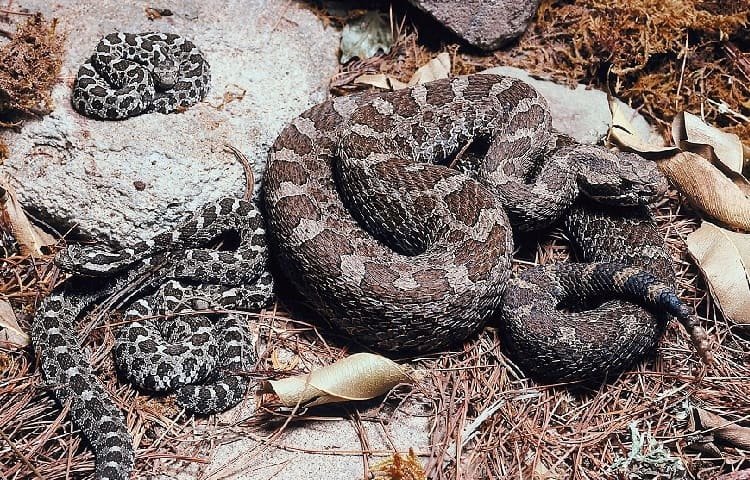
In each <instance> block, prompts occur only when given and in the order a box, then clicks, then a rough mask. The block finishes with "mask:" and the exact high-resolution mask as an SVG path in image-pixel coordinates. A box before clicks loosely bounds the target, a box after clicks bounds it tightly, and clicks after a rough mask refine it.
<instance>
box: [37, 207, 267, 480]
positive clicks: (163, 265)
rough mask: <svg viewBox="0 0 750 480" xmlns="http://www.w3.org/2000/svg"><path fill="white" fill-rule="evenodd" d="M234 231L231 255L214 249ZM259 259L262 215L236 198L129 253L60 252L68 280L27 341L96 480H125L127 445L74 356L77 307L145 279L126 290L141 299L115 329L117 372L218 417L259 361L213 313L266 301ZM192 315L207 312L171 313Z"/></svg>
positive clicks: (95, 383) (107, 403) (236, 329)
mask: <svg viewBox="0 0 750 480" xmlns="http://www.w3.org/2000/svg"><path fill="white" fill-rule="evenodd" d="M230 234H233V235H234V236H235V237H237V239H239V240H238V242H237V248H234V249H219V250H216V249H214V248H213V244H214V243H215V242H216V241H217V240H219V239H223V238H224V237H226V236H230V237H231V236H232V235H230ZM266 260H267V252H266V240H265V229H264V225H263V219H262V217H261V216H260V214H259V213H258V210H257V209H256V208H255V207H254V205H253V204H252V203H249V202H246V201H243V200H237V199H232V198H225V199H222V200H220V201H219V202H217V203H216V204H213V205H210V206H208V207H206V208H205V209H203V210H202V211H201V212H199V213H197V214H195V215H194V216H193V217H192V218H190V219H188V220H187V221H185V222H184V223H183V224H181V225H180V226H179V227H178V228H176V229H175V230H173V231H167V232H164V233H161V234H158V235H156V236H154V237H153V238H152V239H151V240H148V241H145V242H141V243H138V244H136V245H135V246H133V247H131V248H126V249H122V250H120V251H116V252H110V251H103V250H101V249H96V248H90V247H83V248H82V247H77V248H76V247H75V246H70V247H68V249H67V250H64V251H63V252H61V253H60V254H59V255H58V257H57V259H56V261H57V263H58V264H59V265H60V266H61V267H63V268H64V269H66V270H68V271H71V272H73V273H75V274H76V275H75V276H74V277H72V278H71V279H69V280H68V281H66V282H65V284H63V286H62V287H61V288H60V289H59V290H57V291H55V292H53V294H52V295H50V296H49V297H48V298H47V299H46V300H45V301H44V302H43V303H42V304H41V305H40V307H39V310H38V313H37V315H36V316H35V318H34V322H33V325H32V337H33V342H34V346H35V348H36V351H37V355H38V356H39V358H40V359H41V366H42V374H43V377H44V379H45V382H46V384H47V385H48V386H49V387H50V389H51V391H52V393H53V394H54V395H55V397H56V398H57V399H58V401H59V402H60V403H61V404H65V403H66V402H70V414H71V418H72V419H73V421H74V422H75V423H76V425H78V426H79V428H81V431H82V432H83V434H84V435H85V436H86V438H87V439H88V440H89V442H90V443H91V445H92V448H93V450H94V453H95V455H96V476H97V478H101V479H127V478H129V474H130V471H131V470H132V467H133V462H134V458H133V446H132V439H131V438H130V435H129V434H128V430H127V428H126V426H125V423H124V418H123V416H122V413H121V412H120V411H119V409H118V408H117V406H116V405H114V403H113V402H112V400H111V399H110V397H109V396H108V394H107V392H106V390H105V389H104V387H103V386H102V384H101V382H100V381H99V379H98V378H97V377H96V376H95V375H94V373H93V372H92V370H91V366H90V365H89V363H88V361H87V359H86V358H85V356H84V355H82V353H81V351H82V348H81V344H80V342H79V340H78V338H77V336H76V333H75V332H76V328H75V327H76V323H77V322H76V320H77V319H78V317H79V316H80V314H81V313H82V311H83V310H84V309H85V308H87V307H88V306H89V305H91V304H92V303H94V302H96V301H98V300H100V299H102V298H104V297H107V296H109V295H111V294H114V293H118V292H121V291H122V290H123V289H124V288H125V287H130V286H132V285H134V284H135V282H136V280H141V279H143V278H145V282H144V283H141V284H140V285H138V287H137V288H136V290H135V291H134V292H127V295H128V296H129V298H133V297H135V298H137V300H135V301H133V302H132V303H131V305H130V307H128V309H127V310H126V313H125V320H126V324H125V326H123V327H122V328H120V329H119V330H118V331H117V332H116V336H117V338H116V344H115V349H114V353H115V360H116V363H117V366H118V368H119V369H120V370H121V371H122V373H123V374H124V375H125V376H126V377H127V378H129V379H130V380H131V381H133V382H134V383H136V384H137V385H139V386H140V387H142V388H144V389H147V390H153V391H171V390H175V391H176V392H177V401H178V403H179V404H180V405H182V406H183V407H185V408H186V409H188V410H191V411H193V412H195V413H199V414H210V413H214V412H218V411H223V410H226V409H228V408H230V407H232V406H234V405H236V404H237V403H238V402H239V401H240V400H241V399H242V398H243V396H244V394H245V392H246V390H247V387H248V385H249V384H248V380H247V379H246V378H245V377H244V376H243V375H242V372H247V371H248V370H250V369H251V367H252V365H253V364H254V363H255V356H254V355H255V354H254V351H253V347H252V344H251V337H250V333H249V332H248V331H247V328H246V326H245V324H244V322H243V321H242V319H241V318H240V317H239V316H237V314H233V313H213V311H214V310H216V309H230V310H235V309H240V310H258V309H260V308H262V307H263V306H265V305H266V304H267V303H268V302H269V301H270V299H271V297H272V294H273V292H272V290H273V282H272V279H271V277H270V275H269V274H268V273H266V270H265V266H266ZM91 277H98V278H91ZM148 292H152V293H150V294H149V293H148ZM142 295H147V296H145V297H142ZM139 297H142V298H139ZM192 310H198V311H205V312H199V313H198V314H197V315H196V314H194V313H193V314H190V315H178V314H180V313H183V314H185V313H186V312H188V311H192ZM156 315H158V316H159V317H160V318H152V317H153V316H156Z"/></svg>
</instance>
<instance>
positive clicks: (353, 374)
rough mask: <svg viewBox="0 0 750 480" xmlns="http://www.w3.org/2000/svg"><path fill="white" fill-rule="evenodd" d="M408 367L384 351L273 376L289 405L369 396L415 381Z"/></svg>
mask: <svg viewBox="0 0 750 480" xmlns="http://www.w3.org/2000/svg"><path fill="white" fill-rule="evenodd" d="M411 382H412V380H411V378H410V377H409V375H407V369H406V368H405V367H402V366H401V365H399V364H397V363H395V362H393V361H392V360H389V359H387V358H385V357H381V356H380V355H374V354H371V353H356V354H354V355H352V356H349V357H346V358H343V359H341V360H339V361H337V362H336V363H333V364H331V365H327V366H325V367H322V368H319V369H317V370H313V371H312V372H310V373H308V374H306V375H298V376H296V377H289V378H284V379H282V380H270V381H269V382H268V384H270V387H271V389H272V390H273V392H274V393H276V395H278V397H279V400H280V401H281V403H283V404H284V405H285V406H287V407H290V408H291V407H295V406H297V405H300V406H302V407H313V406H316V405H323V404H326V403H336V402H346V401H350V400H368V399H370V398H374V397H377V396H378V395H382V394H384V393H385V392H387V391H389V390H390V389H392V388H393V387H395V386H396V385H398V384H401V383H411Z"/></svg>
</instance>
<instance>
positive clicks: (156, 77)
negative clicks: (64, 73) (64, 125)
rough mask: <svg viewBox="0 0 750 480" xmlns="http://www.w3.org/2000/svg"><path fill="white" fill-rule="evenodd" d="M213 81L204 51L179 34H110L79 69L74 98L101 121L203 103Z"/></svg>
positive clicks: (82, 109) (81, 108)
mask: <svg viewBox="0 0 750 480" xmlns="http://www.w3.org/2000/svg"><path fill="white" fill-rule="evenodd" d="M210 81H211V73H210V68H209V65H208V62H207V61H206V59H205V58H204V56H203V54H202V53H201V51H200V50H199V49H198V47H196V46H195V45H194V44H193V42H191V41H189V40H186V39H185V38H183V37H181V36H180V35H177V34H173V33H158V32H148V33H110V34H109V35H107V36H105V37H104V38H102V39H101V40H100V41H99V43H98V44H97V45H96V49H95V51H94V53H93V54H92V55H91V57H90V58H89V59H88V60H86V62H84V63H83V65H81V67H80V69H79V70H78V75H77V76H76V80H75V84H74V85H73V94H72V103H73V107H74V108H75V109H76V110H77V111H78V112H80V113H82V114H83V115H86V116H88V117H93V118H98V119H102V120H120V119H124V118H128V117H132V116H135V115H140V114H142V113H148V112H161V113H172V112H175V111H181V110H184V109H186V108H188V107H190V106H191V105H194V104H196V103H198V102H200V101H201V100H202V99H203V98H204V97H205V96H206V94H208V89H209V84H210Z"/></svg>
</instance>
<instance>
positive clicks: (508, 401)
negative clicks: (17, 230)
mask: <svg viewBox="0 0 750 480" xmlns="http://www.w3.org/2000/svg"><path fill="white" fill-rule="evenodd" d="M658 221H659V226H660V231H661V232H662V233H663V235H664V236H665V238H666V241H667V243H668V245H669V248H670V250H671V252H672V254H673V256H674V260H675V265H676V266H677V269H678V271H679V273H678V285H679V287H680V288H681V289H682V290H683V294H682V297H683V298H684V299H685V300H686V302H688V303H689V304H691V305H693V306H695V307H696V308H697V311H698V312H699V315H700V316H701V317H702V318H703V319H704V325H705V326H706V327H707V328H708V329H709V330H710V333H711V334H712V335H713V336H715V337H716V338H718V340H719V344H720V345H719V347H718V348H717V350H716V351H715V355H716V364H715V365H713V366H711V367H709V368H708V369H706V368H705V367H704V366H703V365H702V364H701V363H700V362H699V361H698V359H697V358H696V356H695V353H694V350H693V348H692V346H691V345H690V343H689V339H688V337H687V336H686V334H685V332H684V331H683V330H682V329H681V327H679V326H677V325H671V326H670V328H669V330H668V332H667V334H666V335H665V337H664V339H663V340H662V342H661V343H660V346H659V349H658V352H657V354H656V355H655V357H654V358H650V359H648V360H646V361H645V362H643V363H642V364H640V365H638V366H637V367H636V368H633V369H632V370H631V371H629V372H626V373H624V374H623V375H621V376H620V377H618V378H616V379H612V380H611V381H610V382H608V383H605V384H603V385H598V386H595V387H591V386H554V385H553V386H545V385H537V384H535V383H534V382H532V381H530V380H528V379H524V378H522V376H521V375H520V374H519V373H518V372H517V371H516V369H515V368H514V367H513V366H512V365H511V364H510V363H509V362H508V360H507V359H505V357H504V356H503V354H502V351H501V348H500V347H501V344H500V341H499V339H498V337H497V332H496V330H495V329H494V328H492V327H490V328H488V329H486V330H485V332H484V333H483V334H482V335H481V336H480V337H479V338H477V339H473V340H472V341H470V342H468V343H467V344H466V345H465V346H464V347H463V349H462V350H460V351H456V352H449V353H445V354H442V355H433V356H430V357H427V358H422V359H419V360H417V361H416V363H415V364H414V365H415V366H416V368H418V369H420V370H422V371H424V372H428V373H427V376H426V377H425V379H424V380H423V381H421V382H420V384H419V385H418V386H417V387H416V389H415V390H414V391H413V392H412V393H408V391H406V390H404V389H400V390H397V391H396V392H395V393H393V394H392V395H390V396H388V397H387V398H386V399H385V400H383V401H382V402H383V403H382V404H381V403H380V400H378V401H374V402H365V403H364V404H360V405H359V406H356V405H348V406H346V407H329V408H325V409H322V410H321V409H319V410H313V411H309V412H304V411H301V410H296V411H292V412H290V411H289V410H288V409H282V408H279V406H278V405H277V404H276V403H274V401H273V400H274V399H273V397H272V396H268V395H266V396H265V397H264V398H263V399H264V402H263V405H262V407H261V409H260V411H259V413H258V415H255V416H242V415H240V416H239V417H238V418H236V419H235V418H230V419H229V420H227V419H226V418H225V417H222V420H221V421H220V420H218V419H215V418H212V419H209V420H201V421H196V420H193V419H192V418H191V417H186V416H185V415H184V412H181V411H180V410H179V409H178V408H177V407H176V406H175V404H174V402H173V400H172V397H170V396H166V397H152V396H148V395H145V394H142V393H139V392H137V391H135V390H134V389H133V388H132V387H130V386H129V385H127V384H126V383H125V382H122V381H117V378H116V376H115V373H114V364H113V362H112V359H111V355H110V350H111V348H112V344H113V336H112V330H111V328H112V326H116V325H117V323H116V322H111V323H110V324H109V325H107V326H106V327H102V328H97V329H94V330H93V333H92V335H91V336H90V338H89V339H88V340H87V342H86V346H87V348H89V349H91V358H92V363H93V365H94V368H96V369H97V371H98V372H99V373H100V377H101V378H102V379H103V380H104V382H105V384H106V386H107V389H108V391H109V393H110V394H111V395H112V397H113V398H115V401H116V402H117V404H118V405H119V406H120V408H122V409H123V411H124V412H126V415H127V423H128V425H129V428H130V429H131V432H132V433H133V435H134V436H135V438H136V443H137V458H138V460H137V465H136V468H137V474H138V477H137V478H141V477H142V476H145V475H148V474H152V473H154V472H155V471H157V468H159V469H163V468H165V467H164V465H165V464H166V465H170V466H171V468H174V469H183V468H185V465H186V464H187V463H197V464H199V465H200V464H203V463H207V462H208V461H209V459H210V458H211V455H212V451H213V447H214V446H215V445H216V444H217V443H222V442H230V441H232V440H234V439H237V438H240V437H250V438H254V439H256V440H258V441H260V442H261V445H260V446H259V447H258V448H256V449H255V450H254V451H253V452H250V453H249V455H250V457H251V459H250V460H247V459H243V460H242V461H246V462H252V461H253V459H254V458H256V457H257V455H259V454H260V453H262V452H263V451H265V450H267V449H268V448H282V449H284V450H288V451H293V452H297V453H298V454H300V455H304V454H306V453H326V454H328V455H331V456H332V459H331V469H332V470H335V465H336V459H335V456H337V455H345V456H352V455H354V456H362V458H363V462H364V465H370V464H371V463H372V462H371V461H370V460H371V458H370V455H372V454H377V455H383V454H387V453H388V452H387V451H373V450H372V449H371V448H370V446H369V444H368V441H367V438H366V435H364V433H362V447H361V450H333V451H325V452H322V451H316V450H314V449H309V448H307V447H306V446H305V445H290V444H287V443H285V442H284V441H283V440H282V439H281V435H280V433H281V432H282V431H283V430H285V429H286V428H288V427H289V425H290V424H292V423H295V424H300V423H302V424H304V422H305V421H306V420H309V419H310V418H316V417H314V416H315V415H321V414H322V415H324V416H323V417H321V418H327V417H328V416H330V415H334V416H339V415H344V416H345V417H348V418H350V420H351V421H352V422H353V423H354V424H355V425H359V426H360V427H359V428H360V430H361V431H363V429H362V428H361V423H362V422H365V421H376V422H388V420H389V418H390V416H391V415H392V413H393V412H394V411H395V410H396V409H398V408H400V405H401V403H402V402H403V401H404V399H405V398H406V397H410V398H411V399H412V400H414V401H417V402H427V403H428V404H429V405H430V411H431V412H432V418H431V423H432V433H431V439H430V444H431V448H430V450H429V451H427V452H425V451H422V452H417V453H419V454H422V455H426V456H427V458H428V460H427V463H426V469H427V474H428V478H434V479H474V478H509V477H510V478H601V477H602V475H603V472H605V471H606V470H607V469H608V468H609V467H610V466H611V465H612V463H613V462H614V461H615V459H616V458H618V457H625V456H627V454H628V452H629V446H630V444H631V439H630V436H629V433H628V432H629V430H628V426H629V424H630V423H631V422H636V425H637V428H638V430H639V431H641V432H644V431H648V432H650V433H651V435H653V437H654V438H656V439H657V440H659V441H660V442H663V444H664V445H665V446H666V447H667V448H669V450H670V451H671V452H672V454H673V455H675V456H676V457H678V458H679V459H680V460H681V461H682V462H683V463H684V465H685V466H686V468H687V469H688V470H689V471H690V472H691V473H692V474H693V475H695V477H696V478H712V477H713V476H714V475H716V474H717V473H719V472H721V471H728V470H732V469H736V468H739V467H741V466H744V467H748V466H750V465H748V463H749V462H748V461H747V459H746V453H743V452H741V451H737V450H736V449H733V448H731V447H726V448H725V449H724V450H723V459H711V458H704V456H701V455H699V454H698V453H697V452H696V451H691V450H689V448H688V445H689V444H690V443H691V435H692V434H694V432H690V431H689V429H688V427H687V422H686V420H685V412H686V409H687V408H688V406H691V405H694V406H701V407H703V408H706V409H708V410H710V411H712V412H715V413H717V414H720V415H723V416H724V417H725V418H727V420H730V421H740V422H741V423H747V421H748V419H750V367H749V366H748V363H747V356H748V350H749V349H748V344H747V340H743V339H742V338H740V337H738V336H736V334H735V332H734V331H733V330H732V325H731V324H729V323H728V322H726V321H725V320H724V319H723V318H722V317H721V315H720V314H719V312H718V311H717V310H716V308H715V306H714V304H713V303H712V302H711V299H710V297H709V296H708V295H707V294H706V291H705V288H704V286H703V285H702V283H701V282H700V279H699V276H698V274H697V271H696V270H695V267H694V266H693V265H692V263H691V262H690V261H688V260H687V257H686V251H685V246H684V238H685V236H686V235H687V233H689V232H690V231H692V230H694V229H695V228H696V226H697V221H698V220H697V217H696V215H695V213H694V212H693V211H692V210H691V209H690V208H688V207H687V206H686V205H685V203H684V202H683V200H682V199H681V198H679V197H678V196H677V195H676V194H674V193H672V195H671V196H670V198H669V199H667V200H665V201H664V202H663V204H662V205H661V206H660V208H659V216H658ZM524 252H526V253H522V254H520V255H519V256H518V257H517V259H516V261H515V262H514V269H516V270H519V269H523V268H527V267H528V266H529V265H531V264H537V263H548V262H550V261H561V260H564V259H565V258H566V257H567V246H566V245H565V242H564V239H562V235H561V234H560V233H559V232H552V233H551V234H550V235H547V236H545V238H544V239H543V240H542V243H541V244H538V245H537V246H536V248H530V249H529V248H527V249H525V250H524ZM1 278H2V281H3V284H2V287H1V289H2V290H1V291H3V292H5V293H6V294H7V295H8V296H9V298H10V299H11V301H12V302H13V303H14V305H15V306H19V307H21V308H19V310H21V311H24V312H26V313H28V314H30V313H31V310H32V309H31V308H30V306H31V305H33V304H34V303H35V300H36V299H37V298H38V296H39V292H40V291H48V290H49V288H50V287H51V286H52V285H54V284H55V283H57V282H58V281H59V276H58V272H57V270H56V269H54V268H52V267H50V265H49V264H48V263H46V262H44V261H37V262H33V261H32V260H31V259H29V258H8V259H5V262H4V267H3V268H2V277H1ZM296 316H297V317H299V316H300V314H299V313H298V314H296ZM26 317H27V318H26V320H27V321H28V318H29V317H30V316H29V315H27V316H26ZM90 321H93V318H92V319H91V320H90ZM248 321H250V322H251V323H252V324H254V325H257V329H258V334H259V336H260V338H261V342H260V343H261V344H263V345H264V346H265V348H264V354H263V356H262V358H261V361H260V363H259V369H258V370H257V371H255V372H251V374H252V376H254V377H255V378H259V379H263V378H279V377H284V376H287V375H292V374H296V373H301V372H307V371H309V370H310V369H311V368H315V367H316V366H318V365H321V364H327V363H331V362H333V361H335V360H336V359H338V358H341V357H342V356H344V355H346V354H348V353H350V350H352V349H356V347H352V346H350V347H347V346H346V344H345V343H344V340H343V339H342V338H340V337H337V336H335V335H332V334H331V332H326V331H319V330H318V329H316V328H315V327H314V326H313V325H311V324H308V323H303V322H300V321H298V320H294V319H292V318H290V316H289V315H288V314H286V313H284V311H283V310H281V309H280V306H279V305H277V306H275V307H274V308H273V309H269V310H267V311H264V312H263V313H261V314H260V315H248ZM327 340H328V341H330V342H332V343H328V342H327ZM0 365H2V366H3V367H4V368H2V369H0V370H2V372H3V377H2V380H0V399H2V401H0V425H2V437H4V438H3V440H4V443H3V444H2V446H1V447H0V465H2V466H3V467H0V474H2V475H4V478H33V477H37V476H41V477H43V478H47V479H57V478H66V476H67V475H76V476H77V475H79V474H80V475H83V474H84V473H86V474H89V473H91V471H92V470H93V456H92V455H91V453H90V451H89V450H88V449H87V447H86V445H85V443H84V442H83V441H82V439H81V437H80V435H79V434H78V432H77V431H76V430H75V429H74V427H73V426H72V425H71V423H70V422H69V418H68V417H67V412H66V410H63V411H61V410H60V409H59V408H58V407H57V405H56V404H55V403H54V401H53V400H52V398H51V396H50V395H49V394H48V392H47V391H46V390H45V389H44V387H43V386H42V384H41V381H40V378H39V375H38V370H37V369H36V368H35V366H34V364H33V360H32V356H31V355H30V352H28V351H19V350H14V349H11V348H6V347H0ZM256 399H257V398H252V397H251V398H248V400H247V401H246V404H247V405H246V407H248V406H249V407H251V406H252V405H253V404H254V402H255V400H256ZM251 410H252V408H251ZM477 417H480V418H483V421H481V422H480V423H479V424H474V425H473V426H472V427H469V426H470V425H472V423H473V422H475V419H477ZM401 453H402V454H405V453H406V452H401ZM456 458H460V459H461V461H460V462H459V463H456V461H455V459H456ZM237 461H239V459H238V460H237ZM186 462H187V463H186ZM157 465H161V466H160V467H157ZM545 472H546V473H545ZM545 475H546V476H545ZM606 476H609V477H614V474H609V475H606ZM663 478H668V477H663Z"/></svg>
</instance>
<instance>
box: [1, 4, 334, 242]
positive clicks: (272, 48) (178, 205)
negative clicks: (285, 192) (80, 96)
mask: <svg viewBox="0 0 750 480" xmlns="http://www.w3.org/2000/svg"><path fill="white" fill-rule="evenodd" d="M153 6H154V5H152V4H151V3H150V2H147V1H135V2H119V1H116V0H106V1H95V0H83V1H75V2H73V1H62V2H48V1H46V0H22V1H20V2H14V8H15V9H20V8H27V9H28V10H30V11H41V12H42V13H43V14H44V15H45V16H47V17H48V18H52V17H56V18H58V19H59V21H60V24H59V27H58V28H59V29H61V30H62V31H64V32H66V33H67V45H66V47H67V55H66V59H65V62H64V65H63V69H62V81H61V82H60V83H59V84H58V85H57V86H56V87H55V89H54V91H53V98H54V101H55V110H54V111H53V112H52V113H51V114H50V115H47V116H45V117H43V118H41V119H39V120H36V121H30V122H27V123H26V125H25V126H24V128H23V130H22V131H21V133H20V134H14V133H7V131H4V133H3V134H2V135H3V139H4V140H5V141H6V142H7V143H8V144H9V145H10V147H11V154H10V158H9V159H8V160H7V161H6V162H5V165H4V166H3V170H4V172H5V173H6V174H7V175H8V176H9V177H10V178H11V183H12V185H13V186H14V187H15V188H16V189H17V190H18V193H19V197H20V200H21V202H22V204H23V205H24V206H25V207H27V208H29V209H30V210H31V211H32V213H37V214H38V215H39V216H40V217H41V218H42V219H43V220H46V221H47V222H49V223H50V224H52V225H53V226H56V227H57V228H59V229H60V230H61V231H62V232H65V231H67V230H68V229H70V228H72V227H77V229H76V233H79V234H80V235H81V236H82V238H84V239H91V240H97V241H104V242H107V243H109V244H110V245H128V244H132V243H134V242H136V241H138V240H140V239H143V238H147V237H149V236H151V235H153V233H154V232H155V231H158V230H160V229H164V228H165V227H170V226H171V225H173V224H175V223H177V222H178V221H179V220H180V219H181V218H183V217H184V215H185V214H186V212H191V211H194V210H196V209H199V208H200V207H201V206H202V205H204V204H206V203H208V202H210V201H212V200H215V199H216V198H218V197H220V196H226V195H231V196H241V195H242V194H243V192H244V189H245V178H244V175H243V170H242V167H241V165H240V163H239V162H238V161H237V160H236V159H235V158H234V156H233V155H232V154H231V153H230V152H229V151H227V149H226V147H225V145H227V144H230V145H233V146H234V147H236V148H238V149H239V150H240V151H241V152H243V153H244V154H245V155H246V156H247V157H248V159H249V160H250V162H251V163H253V164H254V169H255V180H256V183H257V181H258V180H259V179H260V174H261V173H262V170H263V165H264V164H265V160H266V152H267V149H268V147H269V146H270V144H271V143H272V142H273V140H274V138H275V137H276V135H277V134H278V132H279V131H280V130H281V128H282V127H283V126H284V124H286V123H287V122H288V121H289V120H291V119H292V118H293V117H294V116H296V115H297V114H299V113H301V112H302V111H303V110H305V109H306V108H308V107H310V106H312V105H314V104H316V103H319V102H321V101H323V100H324V99H325V98H326V94H327V90H328V88H327V87H328V82H329V79H330V77H331V75H333V74H334V73H335V72H336V68H337V58H336V51H337V48H338V42H339V36H340V33H339V32H338V31H337V30H335V29H333V28H326V27H325V26H324V25H323V23H322V22H321V21H320V20H319V19H318V18H317V17H316V16H315V15H314V14H313V13H312V12H311V11H310V10H309V9H308V8H307V4H305V3H299V2H288V1H285V0H245V1H242V0H220V1H215V2H214V1H212V2H202V1H200V0H184V1H163V2H161V3H159V5H158V7H159V8H168V9H170V10H171V11H172V12H173V13H174V15H173V16H168V17H162V18H161V19H158V20H154V21H150V20H148V18H147V17H146V12H145V8H146V7H153ZM113 31H120V32H146V31H164V32H175V33H179V34H181V35H183V36H184V37H186V38H188V39H190V40H192V41H193V42H194V43H195V44H196V45H198V47H199V48H200V49H201V50H202V51H203V53H204V55H205V56H206V57H207V59H208V61H209V62H210V64H211V74H212V79H211V91H210V92H209V94H208V97H207V98H206V100H205V101H204V102H202V103H200V104H198V105H196V106H193V107H191V108H189V109H188V110H187V111H185V112H183V113H179V114H170V115H163V114H159V113H152V114H146V115H141V116H138V117H135V118H132V119H128V120H124V121H97V120H92V119H89V118H86V117H84V116H81V115H80V114H78V113H77V112H75V111H74V110H73V109H72V107H71V105H70V93H71V87H72V83H73V79H74V78H75V74H76V72H77V71H78V67H79V66H80V64H81V63H82V62H83V61H84V60H85V59H86V58H87V57H88V56H89V55H91V53H92V52H93V49H94V47H95V45H96V43H97V42H98V41H99V39H100V38H101V37H102V36H104V35H105V34H107V33H110V32H113ZM232 98H233V100H232ZM230 100H231V101H230Z"/></svg>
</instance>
